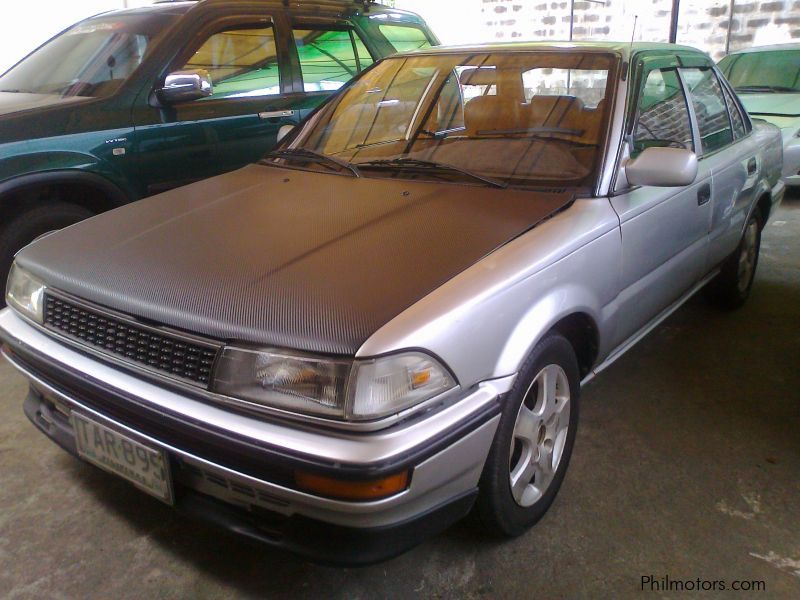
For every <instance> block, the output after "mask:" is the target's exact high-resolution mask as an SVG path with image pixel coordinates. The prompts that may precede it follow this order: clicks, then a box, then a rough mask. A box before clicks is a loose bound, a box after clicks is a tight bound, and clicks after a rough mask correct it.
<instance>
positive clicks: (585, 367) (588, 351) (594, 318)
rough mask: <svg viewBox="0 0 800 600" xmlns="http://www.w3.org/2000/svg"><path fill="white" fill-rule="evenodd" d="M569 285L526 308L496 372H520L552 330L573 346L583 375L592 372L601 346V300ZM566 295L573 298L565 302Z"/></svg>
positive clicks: (502, 354) (503, 352)
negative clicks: (534, 350)
mask: <svg viewBox="0 0 800 600" xmlns="http://www.w3.org/2000/svg"><path fill="white" fill-rule="evenodd" d="M569 287H570V289H561V290H559V293H558V294H555V295H548V296H547V297H545V298H544V299H542V301H540V302H538V303H537V304H536V305H534V306H533V307H531V308H530V309H529V310H528V311H527V314H526V315H525V316H524V317H523V318H522V319H521V320H520V321H519V322H518V324H517V327H516V328H515V331H514V332H513V333H512V335H511V336H510V337H509V339H508V342H507V343H506V345H505V348H503V351H502V353H501V355H500V358H499V360H498V363H497V365H496V367H495V375H497V374H499V373H516V372H518V370H519V366H520V365H522V364H523V363H524V362H525V360H526V359H527V357H528V356H530V353H531V352H532V351H533V349H534V348H535V347H536V344H538V343H539V342H540V341H541V340H543V339H544V338H545V337H546V336H548V335H550V334H552V333H556V334H558V335H561V336H563V337H564V338H565V339H566V340H567V341H568V342H569V343H570V345H571V346H572V347H573V349H574V351H575V356H576V358H577V359H578V368H579V370H580V375H581V378H583V377H586V376H587V375H588V374H589V373H590V372H591V370H592V368H593V367H594V365H595V364H596V362H597V359H598V356H599V353H600V348H601V335H602V334H601V328H600V326H599V323H600V320H599V314H600V311H599V301H598V299H597V298H596V297H593V295H592V294H591V293H590V292H589V291H588V290H586V289H583V288H576V287H575V286H569ZM564 298H571V299H572V300H574V302H571V303H569V304H568V305H567V304H565V303H562V301H563V299H564Z"/></svg>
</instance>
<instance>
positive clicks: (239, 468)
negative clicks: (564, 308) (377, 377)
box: [0, 310, 513, 564]
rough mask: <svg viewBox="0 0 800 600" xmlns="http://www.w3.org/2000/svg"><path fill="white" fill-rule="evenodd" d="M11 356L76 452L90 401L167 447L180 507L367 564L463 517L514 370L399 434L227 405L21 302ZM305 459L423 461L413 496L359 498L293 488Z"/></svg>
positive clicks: (377, 470)
mask: <svg viewBox="0 0 800 600" xmlns="http://www.w3.org/2000/svg"><path fill="white" fill-rule="evenodd" d="M0 339H1V340H2V342H3V354H4V355H5V356H6V357H7V358H8V360H9V361H10V362H11V363H12V364H14V365H15V366H16V367H17V368H18V369H19V370H20V371H21V372H22V373H23V374H24V375H25V376H26V377H27V378H28V379H29V380H30V382H31V391H30V394H29V396H28V399H27V400H26V402H25V412H26V414H27V415H28V417H29V418H30V419H31V421H32V422H33V423H34V424H35V425H36V426H37V428H39V429H40V430H41V431H43V432H44V433H45V434H46V435H48V436H49V437H50V438H51V439H53V440H54V441H56V442H57V443H58V444H59V445H61V446H62V447H64V448H65V449H66V450H67V451H70V452H72V453H73V454H74V453H75V442H74V438H73V433H72V429H71V425H70V423H69V418H68V417H67V416H66V415H67V414H68V413H69V412H70V411H72V410H79V411H80V412H83V413H84V414H87V415H89V416H91V417H92V418H93V419H96V420H99V421H100V422H102V423H104V424H106V425H108V426H110V427H112V428H114V429H118V430H121V431H123V432H126V431H127V432H130V433H132V434H134V435H135V436H138V437H139V438H143V439H146V440H147V442H148V443H149V444H151V445H155V446H158V447H160V448H162V449H164V450H166V451H167V453H168V455H169V458H170V464H171V466H172V469H173V480H174V481H175V485H176V507H177V508H178V509H179V510H182V511H184V512H189V513H191V514H195V515H199V516H201V517H203V518H205V519H206V520H210V521H212V522H215V523H217V524H219V525H223V526H225V527H226V528H228V529H232V530H234V531H237V532H238V533H241V534H244V535H246V536H248V537H252V538H256V539H259V540H261V541H263V542H266V543H268V544H270V545H273V546H278V547H282V548H285V549H288V550H290V551H293V552H297V553H299V554H302V555H305V556H308V557H310V558H312V559H315V560H317V561H321V562H327V563H332V564H367V563H371V562H376V561H380V560H384V559H387V558H390V557H392V556H395V555H397V554H399V553H401V552H403V551H405V550H407V549H408V548H410V547H412V546H414V545H415V544H417V543H419V542H420V541H422V540H423V539H425V537H428V536H430V535H432V534H435V533H437V532H439V531H441V530H443V529H445V528H446V527H447V526H449V525H450V524H451V523H453V522H454V521H456V520H458V519H460V518H461V517H463V516H464V515H465V514H466V513H467V512H468V511H469V510H470V508H471V506H472V503H473V501H474V498H475V495H476V493H477V483H478V479H479V478H480V473H481V470H482V468H483V463H484V462H485V459H486V456H487V454H488V450H489V446H490V445H491V441H492V439H493V437H494V433H495V430H496V428H497V424H498V421H499V413H500V402H499V400H500V398H501V396H502V395H503V394H504V393H505V392H506V391H507V390H508V389H509V388H510V385H511V383H512V382H513V380H512V379H507V380H497V381H492V382H486V383H484V384H482V385H480V386H478V387H477V388H475V389H474V390H472V391H471V393H469V394H467V395H466V396H465V397H464V398H462V399H461V400H460V401H459V402H457V403H455V404H453V405H450V406H448V407H446V408H443V409H442V410H440V411H438V412H437V413H436V414H434V415H432V416H429V417H427V418H421V419H418V420H415V421H413V422H410V423H407V424H403V423H401V424H399V425H397V426H395V427H392V428H391V429H388V430H385V431H378V432H372V433H349V432H341V431H320V430H312V429H303V428H300V427H298V426H297V425H295V426H294V427H292V426H290V425H287V424H283V423H279V422H267V421H264V420H261V419H257V418H255V417H251V416H247V415H242V414H236V413H233V412H230V411H226V410H224V409H222V408H219V407H217V406H213V405H211V404H209V403H207V402H202V401H200V400H196V399H193V398H189V397H186V396H182V395H179V394H177V393H175V392H173V391H171V390H168V389H166V388H163V387H160V386H157V385H154V384H151V383H149V382H147V381H144V380H142V379H139V378H137V377H135V376H134V375H130V374H127V373H125V372H122V371H120V370H118V369H115V368H113V367H111V366H109V365H106V364H104V363H102V362H100V361H98V360H97V359H94V358H90V357H88V356H86V355H84V354H82V353H80V352H78V351H76V350H74V349H72V348H70V347H68V346H66V345H64V344H62V343H59V342H58V341H56V340H54V339H52V338H51V337H50V336H48V335H46V334H45V333H43V332H41V331H40V330H39V329H38V328H37V327H34V326H32V325H30V324H29V323H27V322H25V321H24V320H22V319H21V318H20V317H18V316H17V315H16V314H14V313H12V312H11V311H9V310H5V311H3V312H0ZM294 469H300V470H305V471H313V472H317V473H320V474H323V475H328V476H332V477H338V478H353V479H371V478H376V477H380V476H382V475H384V474H388V473H392V472H398V471H400V470H404V469H410V470H411V472H412V475H411V483H410V485H409V487H408V489H406V490H405V491H404V492H401V493H400V494H397V495H395V496H391V497H389V498H386V499H382V500H377V501H369V502H348V501H342V500H334V499H330V498H323V497H319V496H315V495H312V494H309V493H306V492H303V491H300V490H298V489H296V488H295V487H293V480H292V477H291V475H292V473H293V470H294Z"/></svg>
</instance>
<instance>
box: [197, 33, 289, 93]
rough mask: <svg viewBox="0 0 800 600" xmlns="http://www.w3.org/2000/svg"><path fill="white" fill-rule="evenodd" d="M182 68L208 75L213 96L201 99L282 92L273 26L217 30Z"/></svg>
mask: <svg viewBox="0 0 800 600" xmlns="http://www.w3.org/2000/svg"><path fill="white" fill-rule="evenodd" d="M182 69H205V70H207V71H208V73H209V75H211V83H212V86H213V87H212V91H213V93H212V95H211V96H208V97H207V98H203V100H206V99H209V98H214V99H218V98H240V97H248V96H269V95H272V94H279V93H280V92H281V82H280V74H279V70H280V69H279V64H278V55H277V50H276V47H275V32H274V30H273V28H272V25H264V24H263V23H260V24H258V25H243V26H239V27H234V28H228V29H225V30H223V31H219V32H217V33H215V34H213V35H212V36H210V37H209V38H208V39H207V40H206V41H205V42H204V43H203V44H202V45H201V46H200V47H199V48H198V49H197V51H196V52H195V53H194V54H193V55H192V57H191V58H190V59H189V60H188V61H187V62H186V63H185V64H184V65H183V66H182ZM201 101H202V100H201Z"/></svg>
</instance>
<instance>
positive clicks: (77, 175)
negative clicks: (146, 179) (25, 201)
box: [0, 151, 137, 206]
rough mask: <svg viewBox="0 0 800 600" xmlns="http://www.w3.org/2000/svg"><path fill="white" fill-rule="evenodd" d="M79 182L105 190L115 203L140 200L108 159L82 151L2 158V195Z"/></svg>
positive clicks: (0, 188)
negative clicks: (39, 186) (52, 184)
mask: <svg viewBox="0 0 800 600" xmlns="http://www.w3.org/2000/svg"><path fill="white" fill-rule="evenodd" d="M63 182H76V183H86V184H88V185H92V186H93V187H96V188H98V189H100V190H102V191H103V192H104V193H105V194H106V196H107V197H108V198H109V201H110V203H111V204H112V205H113V206H121V205H122V204H125V203H127V202H131V201H132V200H135V199H137V194H136V192H135V190H134V189H133V188H132V187H131V186H130V185H129V184H128V182H127V181H126V179H125V178H124V177H123V176H122V175H121V174H120V173H119V172H118V171H117V170H116V169H115V168H113V167H112V166H111V165H108V163H107V162H106V161H103V160H101V159H99V158H97V157H95V156H92V155H91V154H87V153H82V152H67V151H57V152H36V153H31V154H23V155H18V156H12V157H10V158H5V159H0V196H2V195H3V194H5V193H7V192H10V191H17V190H21V189H24V188H25V187H30V186H33V185H41V184H49V183H63Z"/></svg>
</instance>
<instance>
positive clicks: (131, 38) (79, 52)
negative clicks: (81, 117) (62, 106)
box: [0, 14, 176, 97]
mask: <svg viewBox="0 0 800 600" xmlns="http://www.w3.org/2000/svg"><path fill="white" fill-rule="evenodd" d="M175 19H176V17H175V16H173V15H161V14H156V15H148V16H146V17H145V16H141V15H139V16H134V15H127V16H126V15H123V16H117V17H105V18H103V17H97V18H93V19H88V20H86V21H83V22H81V23H78V24H77V25H75V26H74V27H72V28H70V29H68V30H67V31H65V32H64V33H62V34H61V35H59V36H58V37H56V38H55V39H53V40H51V41H49V42H48V43H47V44H45V45H44V46H42V47H41V48H39V49H38V50H36V51H35V52H34V53H33V54H31V55H30V56H29V57H28V58H26V59H25V60H23V61H22V62H21V63H19V64H18V65H17V66H15V67H14V68H12V69H11V70H10V71H8V72H7V73H6V74H5V75H3V76H2V77H0V91H3V92H18V93H29V94H56V95H59V96H62V97H67V96H92V97H105V96H109V95H110V94H112V93H113V92H115V91H116V90H117V89H118V88H119V87H120V86H121V85H122V84H123V83H124V82H125V81H126V80H127V79H128V78H129V77H130V76H131V74H132V73H133V72H134V71H135V70H136V69H137V67H138V66H139V65H140V64H141V63H142V61H143V60H144V58H145V56H146V55H147V53H148V51H149V50H150V48H151V47H152V45H153V44H154V42H155V41H156V40H157V39H158V38H160V37H161V35H162V33H163V32H164V31H165V30H166V29H167V28H168V27H169V26H170V25H171V24H172V23H173V21H174V20H175Z"/></svg>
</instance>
